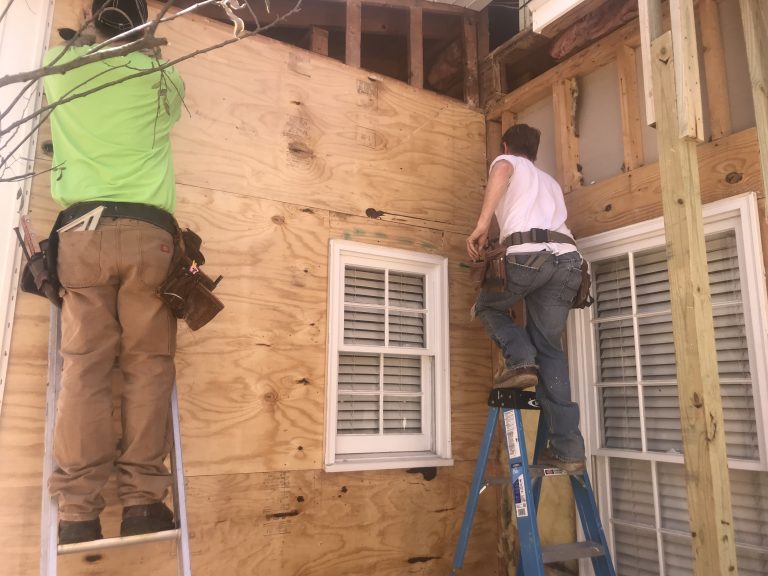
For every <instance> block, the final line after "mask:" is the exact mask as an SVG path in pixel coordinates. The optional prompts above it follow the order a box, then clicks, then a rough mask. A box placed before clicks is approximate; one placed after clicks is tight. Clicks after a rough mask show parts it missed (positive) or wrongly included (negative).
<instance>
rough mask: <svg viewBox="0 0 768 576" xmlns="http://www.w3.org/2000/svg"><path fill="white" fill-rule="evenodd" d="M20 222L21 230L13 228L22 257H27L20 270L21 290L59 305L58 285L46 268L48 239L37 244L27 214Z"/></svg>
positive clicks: (47, 264)
mask: <svg viewBox="0 0 768 576" xmlns="http://www.w3.org/2000/svg"><path fill="white" fill-rule="evenodd" d="M20 224H21V229H22V231H23V232H21V231H19V228H18V227H17V228H14V230H15V231H16V237H17V238H18V239H19V243H20V244H21V248H22V251H23V252H24V257H25V258H26V259H27V262H26V264H24V268H23V269H22V271H21V290H22V291H23V292H27V293H29V294H35V295H37V296H42V297H43V298H47V299H48V300H50V301H51V302H52V303H53V304H55V305H56V306H59V307H61V297H60V296H59V287H58V286H57V283H56V282H55V281H54V280H53V279H52V278H51V275H50V273H49V268H48V266H49V259H48V251H47V246H48V241H47V240H43V241H42V242H40V243H39V244H38V242H37V237H36V235H35V232H34V230H33V229H32V222H31V221H30V220H29V216H26V215H24V216H22V217H21V218H20Z"/></svg>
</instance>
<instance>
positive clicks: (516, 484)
mask: <svg viewBox="0 0 768 576" xmlns="http://www.w3.org/2000/svg"><path fill="white" fill-rule="evenodd" d="M503 421H504V431H505V438H506V443H507V456H508V457H509V477H510V480H511V482H512V493H513V498H514V511H515V519H516V521H517V533H518V540H519V541H520V557H519V558H518V562H517V566H518V574H520V567H521V566H522V574H525V576H544V562H543V560H542V556H541V539H540V538H539V526H538V522H537V520H536V510H535V509H533V508H532V507H531V505H532V504H533V502H532V499H533V498H532V497H533V494H532V491H531V475H530V472H529V470H528V453H527V450H526V447H525V433H524V431H523V418H522V416H521V414H520V410H519V409H516V408H513V409H504V412H503Z"/></svg>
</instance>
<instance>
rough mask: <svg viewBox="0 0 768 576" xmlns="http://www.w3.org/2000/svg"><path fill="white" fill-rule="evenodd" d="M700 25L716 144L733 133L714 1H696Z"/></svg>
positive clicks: (723, 54) (711, 119)
mask: <svg viewBox="0 0 768 576" xmlns="http://www.w3.org/2000/svg"><path fill="white" fill-rule="evenodd" d="M699 22H700V24H701V43H702V48H703V53H704V71H705V73H706V77H707V82H706V85H707V105H708V108H709V122H710V131H711V133H712V140H718V139H719V138H722V137H723V136H727V135H728V134H730V133H731V132H732V131H733V126H732V124H731V108H730V99H729V96H728V78H727V76H726V73H725V52H724V51H723V37H722V33H721V30H720V11H719V9H718V7H717V0H699Z"/></svg>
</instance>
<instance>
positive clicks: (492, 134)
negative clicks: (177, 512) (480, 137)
mask: <svg viewBox="0 0 768 576" xmlns="http://www.w3.org/2000/svg"><path fill="white" fill-rule="evenodd" d="M502 133H503V128H502V124H501V122H496V121H494V120H489V121H488V122H487V123H486V124H485V159H486V166H488V167H490V165H491V162H493V161H494V159H495V158H496V157H497V156H498V155H499V154H500V153H501V135H502Z"/></svg>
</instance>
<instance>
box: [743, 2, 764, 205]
mask: <svg viewBox="0 0 768 576" xmlns="http://www.w3.org/2000/svg"><path fill="white" fill-rule="evenodd" d="M741 21H742V23H743V25H744V41H745V43H746V45H747V63H748V64H749V78H750V80H751V83H752V101H753V102H754V105H755V126H756V127H757V139H758V141H759V142H760V152H761V153H760V164H761V166H762V170H763V194H768V10H766V7H765V3H764V2H763V1H761V0H741ZM766 219H767V220H768V212H767V213H766Z"/></svg>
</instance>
